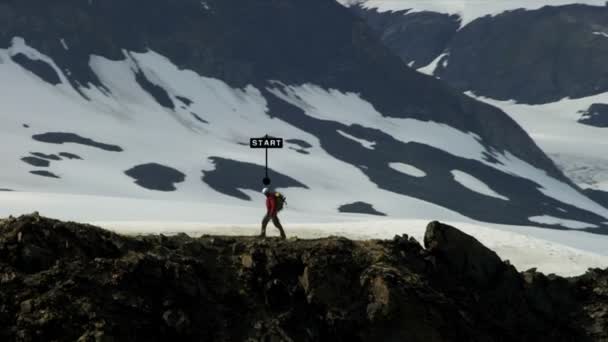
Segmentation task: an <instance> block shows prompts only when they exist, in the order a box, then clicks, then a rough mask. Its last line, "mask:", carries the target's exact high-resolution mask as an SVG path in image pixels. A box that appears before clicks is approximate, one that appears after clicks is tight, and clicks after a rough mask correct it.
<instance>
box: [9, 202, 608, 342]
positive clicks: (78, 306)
mask: <svg viewBox="0 0 608 342" xmlns="http://www.w3.org/2000/svg"><path fill="white" fill-rule="evenodd" d="M424 240H425V241H424V242H425V245H426V246H427V249H424V248H423V247H422V246H421V245H420V244H419V243H418V242H417V241H416V240H415V239H413V238H408V237H407V236H405V235H403V236H396V237H395V238H394V239H393V240H389V241H379V240H374V241H350V240H347V239H345V238H340V237H330V238H324V239H317V240H298V239H291V240H287V241H281V240H275V239H267V240H260V239H257V238H253V237H219V236H202V237H200V238H192V237H188V236H186V235H185V234H178V235H176V236H170V237H168V236H163V235H160V236H139V237H127V236H121V235H118V234H115V233H112V232H109V231H106V230H103V229H100V228H97V227H93V226H89V225H83V224H77V223H73V222H61V221H56V220H52V219H47V218H43V217H39V216H38V215H36V214H34V215H29V216H22V217H19V218H9V219H6V220H3V221H0V284H1V288H2V291H0V338H1V339H2V340H5V341H40V340H44V341H127V340H128V341H169V340H173V341H177V340H179V341H201V340H205V341H327V340H335V341H373V340H377V341H406V340H407V341H493V340H502V341H504V340H521V341H524V340H537V339H541V338H542V339H545V340H546V339H548V340H552V341H574V340H577V341H593V340H595V341H601V340H606V339H608V334H607V331H608V271H607V270H591V271H589V272H587V273H586V274H585V275H583V276H581V277H578V278H571V279H564V278H560V277H556V276H553V275H549V276H546V275H544V274H541V273H537V272H535V271H534V270H529V271H526V272H524V273H518V272H517V271H516V270H515V268H514V267H513V266H511V265H509V264H508V263H507V262H502V261H501V260H500V259H499V258H498V257H497V256H496V254H494V253H493V252H492V251H490V250H488V249H487V248H485V247H484V246H483V245H481V244H480V243H479V242H477V241H476V240H475V239H474V238H472V237H470V236H468V235H466V234H464V233H462V232H460V231H458V230H457V229H455V228H453V227H449V226H446V225H443V224H441V223H438V222H433V223H431V224H430V225H429V226H428V228H427V234H426V236H425V239H424Z"/></svg>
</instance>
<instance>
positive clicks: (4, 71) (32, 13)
mask: <svg viewBox="0 0 608 342" xmlns="http://www.w3.org/2000/svg"><path fill="white" fill-rule="evenodd" d="M0 80H1V81H0V104H1V105H0V118H1V120H2V125H1V126H0V132H1V135H0V140H1V144H0V155H1V156H2V160H3V161H4V168H3V171H2V173H0V188H2V189H7V190H14V191H12V192H3V193H1V195H0V200H1V202H2V203H1V205H0V207H1V208H0V213H1V214H3V215H8V214H12V213H15V211H23V210H28V209H36V208H38V209H40V207H42V209H40V210H41V212H42V213H43V214H45V211H44V210H49V211H51V212H52V214H56V216H63V217H65V216H68V218H71V217H73V216H71V215H75V214H80V215H82V216H87V217H89V220H93V219H97V220H111V219H112V217H111V215H112V214H114V215H115V217H116V218H115V219H116V220H119V219H142V218H144V217H146V218H148V219H153V218H157V217H161V216H162V215H163V213H159V212H158V211H159V210H158V209H159V208H161V207H162V208H169V207H163V205H164V204H162V203H169V202H171V203H180V205H179V206H177V207H171V208H173V210H175V212H174V213H168V214H167V213H165V215H173V217H175V216H179V217H181V218H183V219H184V220H204V219H205V218H206V217H212V218H213V220H214V221H221V220H222V218H223V219H224V222H235V221H239V220H240V219H239V216H240V215H241V214H242V215H243V216H242V217H252V216H251V215H252V214H251V213H253V212H256V213H258V212H261V209H260V207H261V206H262V205H263V204H262V199H261V198H260V197H261V195H260V194H259V190H260V187H261V178H262V177H263V175H264V155H263V152H262V151H260V150H252V149H249V147H248V144H247V142H248V140H249V138H251V137H259V136H262V135H264V134H270V135H273V136H278V137H283V138H285V139H286V145H287V146H286V148H284V149H282V150H272V151H270V153H269V163H270V169H271V171H270V173H271V174H270V175H271V177H272V179H273V184H274V185H276V186H277V187H278V188H279V190H281V191H283V192H284V193H285V194H286V195H287V197H288V206H289V213H286V215H291V216H288V217H291V218H293V219H294V220H301V222H303V221H306V220H307V221H315V220H317V221H319V220H334V221H339V220H352V219H353V218H361V217H363V216H361V215H353V214H348V213H349V212H350V213H353V212H356V213H367V214H372V215H387V216H389V217H391V218H408V219H446V220H450V219H454V220H456V219H457V220H467V219H469V220H470V219H474V220H479V221H484V222H494V223H501V224H510V225H536V226H541V227H547V228H560V229H564V228H571V229H583V230H588V231H590V232H594V233H606V232H608V209H606V208H605V207H602V206H601V205H599V204H598V203H596V202H594V201H593V200H591V199H590V198H589V197H587V196H586V195H585V194H584V193H583V192H582V191H580V189H579V188H577V187H576V186H575V185H574V184H573V183H572V182H571V181H570V180H569V179H568V178H566V177H565V176H564V175H563V174H562V172H561V171H560V170H559V169H558V168H557V167H556V166H555V165H554V164H553V162H552V161H551V160H550V159H549V158H548V157H547V156H546V155H545V154H544V153H543V152H542V151H541V150H540V149H539V148H538V147H537V146H536V144H535V143H534V141H533V140H532V139H531V138H530V137H529V136H528V135H527V134H526V132H525V131H524V130H523V129H522V128H521V127H520V126H519V125H518V124H517V123H516V122H515V121H514V120H512V119H511V118H510V117H509V116H507V115H506V114H505V113H503V112H502V111H500V110H499V109H497V108H495V107H492V106H490V105H487V104H485V103H482V102H480V101H477V100H475V99H472V98H471V97H469V96H467V95H464V94H461V93H460V92H459V91H456V90H454V89H453V88H451V87H449V86H447V85H445V84H444V83H443V81H441V80H437V79H435V78H434V77H429V76H427V75H423V74H421V73H419V72H417V71H415V70H412V69H409V68H406V67H404V65H403V63H402V61H401V59H400V58H399V57H398V56H397V55H395V54H393V53H392V52H391V51H390V50H389V49H388V48H386V47H385V46H384V45H382V43H381V41H380V40H379V39H377V38H376V37H375V36H374V34H373V33H372V31H371V30H370V29H369V28H368V26H367V25H366V24H365V23H364V22H362V21H361V20H360V19H358V18H357V17H355V16H354V15H352V13H351V12H350V11H349V10H348V9H346V8H345V7H343V6H341V5H339V4H338V3H337V2H335V1H329V0H306V1H304V0H293V1H289V2H276V1H266V0H264V1H255V2H241V1H236V0H217V1H215V0H213V1H212V0H208V1H205V2H203V3H201V2H200V1H198V0H197V1H194V0H193V1H187V0H183V1H180V2H178V3H176V2H174V1H168V0H154V1H146V2H144V1H129V2H124V1H123V2H121V1H104V2H101V1H88V2H78V3H76V2H73V1H68V0H63V1H54V2H52V3H50V2H44V1H36V0H23V1H20V2H18V3H16V2H15V3H3V4H0ZM134 199H138V200H141V202H140V203H141V205H140V206H139V207H134V206H132V205H133V203H134ZM159 203H161V204H159ZM85 204H86V205H85ZM85 208H86V209H85ZM108 208H111V210H110V209H108ZM85 212H86V215H85ZM102 212H103V215H102V214H100V213H102ZM118 217H120V218H118ZM368 217H369V216H368Z"/></svg>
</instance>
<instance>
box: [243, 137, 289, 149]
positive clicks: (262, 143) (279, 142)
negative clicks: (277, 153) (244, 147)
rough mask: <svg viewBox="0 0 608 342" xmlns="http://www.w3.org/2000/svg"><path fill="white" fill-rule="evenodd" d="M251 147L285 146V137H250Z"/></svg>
mask: <svg viewBox="0 0 608 342" xmlns="http://www.w3.org/2000/svg"><path fill="white" fill-rule="evenodd" d="M249 147H251V148H283V138H270V137H268V138H266V137H264V138H251V139H249Z"/></svg>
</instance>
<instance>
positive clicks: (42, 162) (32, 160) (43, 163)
mask: <svg viewBox="0 0 608 342" xmlns="http://www.w3.org/2000/svg"><path fill="white" fill-rule="evenodd" d="M21 161H23V162H24V163H28V164H30V165H32V166H37V167H49V165H50V164H51V163H50V162H49V161H48V160H46V159H42V158H37V157H23V158H21Z"/></svg>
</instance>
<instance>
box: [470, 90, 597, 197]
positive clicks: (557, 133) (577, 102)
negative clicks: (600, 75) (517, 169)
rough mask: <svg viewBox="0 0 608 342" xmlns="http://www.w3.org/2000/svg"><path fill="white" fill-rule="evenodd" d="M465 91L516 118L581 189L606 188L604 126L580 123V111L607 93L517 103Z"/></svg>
mask: <svg viewBox="0 0 608 342" xmlns="http://www.w3.org/2000/svg"><path fill="white" fill-rule="evenodd" d="M465 94H467V95H469V96H471V97H473V98H475V99H477V100H479V101H483V102H486V103H488V104H490V105H493V106H495V107H498V108H500V109H502V110H503V111H504V112H505V113H507V114H508V115H509V116H511V118H512V119H513V120H515V121H516V122H517V123H518V124H519V125H520V126H521V127H522V128H523V129H524V130H526V132H527V133H528V134H529V135H530V137H532V139H533V140H534V141H535V142H536V143H537V144H538V146H539V147H540V148H541V149H542V150H543V151H545V153H547V155H549V156H550V157H551V158H552V159H553V160H554V161H555V163H556V164H557V165H558V166H560V168H562V170H563V171H564V172H565V173H566V175H567V176H569V177H570V178H571V179H573V180H574V181H575V182H576V183H577V185H579V186H581V187H583V188H593V189H598V190H602V189H607V190H608V154H606V151H607V150H608V139H606V129H605V128H599V127H593V126H589V125H581V124H580V123H578V122H577V121H578V120H579V118H580V112H582V111H585V110H587V109H588V108H589V106H591V105H592V104H594V103H608V92H607V93H602V94H598V95H593V96H589V97H584V98H580V99H570V98H564V99H562V100H559V101H556V102H552V103H547V104H541V105H528V104H520V103H517V102H515V101H513V100H510V101H499V100H494V99H491V98H487V97H482V96H476V95H475V94H474V93H472V92H470V91H469V92H466V93H465Z"/></svg>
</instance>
